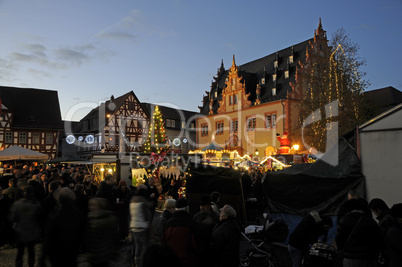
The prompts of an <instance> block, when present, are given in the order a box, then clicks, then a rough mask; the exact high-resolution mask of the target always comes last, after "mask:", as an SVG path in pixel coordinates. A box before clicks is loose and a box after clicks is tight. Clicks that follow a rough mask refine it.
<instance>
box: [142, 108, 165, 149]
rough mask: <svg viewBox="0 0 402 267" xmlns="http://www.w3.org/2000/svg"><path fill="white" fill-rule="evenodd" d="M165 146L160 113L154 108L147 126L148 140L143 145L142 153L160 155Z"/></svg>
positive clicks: (163, 128)
mask: <svg viewBox="0 0 402 267" xmlns="http://www.w3.org/2000/svg"><path fill="white" fill-rule="evenodd" d="M165 146H166V137H165V126H164V122H163V118H162V113H161V112H160V110H159V107H158V106H155V109H154V112H153V114H152V117H151V120H150V124H149V131H148V139H147V141H146V142H145V144H144V152H146V153H150V152H155V153H160V152H161V150H162V149H163V148H164V147H165Z"/></svg>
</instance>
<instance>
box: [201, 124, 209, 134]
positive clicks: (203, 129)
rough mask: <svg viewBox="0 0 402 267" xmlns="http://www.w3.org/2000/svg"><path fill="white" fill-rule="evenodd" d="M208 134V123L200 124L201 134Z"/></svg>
mask: <svg viewBox="0 0 402 267" xmlns="http://www.w3.org/2000/svg"><path fill="white" fill-rule="evenodd" d="M207 135H208V124H203V125H201V136H207Z"/></svg>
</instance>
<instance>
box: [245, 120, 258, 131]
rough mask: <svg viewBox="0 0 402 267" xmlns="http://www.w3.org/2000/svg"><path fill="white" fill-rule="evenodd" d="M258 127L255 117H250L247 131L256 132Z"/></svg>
mask: <svg viewBox="0 0 402 267" xmlns="http://www.w3.org/2000/svg"><path fill="white" fill-rule="evenodd" d="M255 127H256V120H255V117H250V118H248V119H247V131H254V130H255Z"/></svg>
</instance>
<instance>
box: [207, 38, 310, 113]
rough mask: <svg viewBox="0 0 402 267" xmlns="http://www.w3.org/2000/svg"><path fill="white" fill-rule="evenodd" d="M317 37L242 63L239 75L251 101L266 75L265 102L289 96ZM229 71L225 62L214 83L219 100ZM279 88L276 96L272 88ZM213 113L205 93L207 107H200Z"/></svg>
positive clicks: (262, 90)
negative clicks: (310, 43)
mask: <svg viewBox="0 0 402 267" xmlns="http://www.w3.org/2000/svg"><path fill="white" fill-rule="evenodd" d="M313 41H314V39H313V38H311V39H308V40H306V41H303V42H301V43H298V44H295V45H292V46H289V47H287V48H285V49H282V50H280V51H277V52H274V53H272V54H269V55H267V56H265V57H262V58H259V59H256V60H253V61H250V62H248V63H245V64H243V65H240V66H238V73H239V76H241V77H242V80H241V82H243V83H244V81H245V83H246V84H245V87H246V94H247V93H250V97H249V100H250V101H251V102H252V103H254V102H255V100H256V87H257V84H258V83H260V82H261V79H262V78H265V84H261V99H260V100H261V102H262V103H265V102H270V101H274V100H278V99H282V98H284V97H286V95H287V92H288V91H291V90H292V88H291V86H290V83H291V82H293V83H294V82H295V73H296V67H300V66H299V62H305V61H306V48H307V45H308V44H309V42H313ZM292 54H293V63H289V61H288V58H289V56H291V55H292ZM276 59H278V67H277V68H275V67H274V61H275V60H276ZM286 70H288V71H289V77H288V78H285V71H286ZM228 73H229V70H224V68H223V64H222V66H221V68H220V69H218V74H217V76H216V77H214V79H215V81H214V82H212V84H211V94H212V95H213V96H214V95H215V92H217V95H218V100H221V99H222V95H221V94H222V90H223V89H224V88H225V82H226V77H227V76H228ZM274 74H276V75H277V77H276V81H275V82H274V81H273V79H272V77H273V75H274ZM274 87H275V88H276V95H273V94H272V88H274ZM218 108H219V103H218V101H216V100H215V101H214V105H213V110H214V113H216V110H217V109H218ZM208 112H209V99H208V96H207V97H205V96H204V100H203V106H202V107H200V113H201V114H204V115H207V114H208Z"/></svg>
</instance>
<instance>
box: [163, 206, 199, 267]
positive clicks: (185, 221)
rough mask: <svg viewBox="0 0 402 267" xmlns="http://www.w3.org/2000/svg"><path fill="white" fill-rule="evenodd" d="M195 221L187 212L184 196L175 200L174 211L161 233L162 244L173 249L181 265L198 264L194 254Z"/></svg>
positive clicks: (185, 266) (184, 266)
mask: <svg viewBox="0 0 402 267" xmlns="http://www.w3.org/2000/svg"><path fill="white" fill-rule="evenodd" d="M195 224H196V223H195V221H194V220H193V218H192V217H191V216H190V214H189V213H188V203H187V200H186V199H184V198H180V199H178V200H177V201H176V211H175V212H174V213H173V216H172V218H170V219H169V220H167V222H166V225H165V230H164V231H163V235H162V244H166V245H168V246H169V247H171V248H172V249H173V251H174V252H175V253H176V254H177V256H178V257H179V259H180V262H181V264H182V266H183V267H187V266H189V267H190V266H191V267H193V266H199V265H198V260H197V256H196V252H195V251H196V239H195V235H194V230H195Z"/></svg>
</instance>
